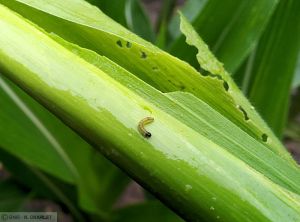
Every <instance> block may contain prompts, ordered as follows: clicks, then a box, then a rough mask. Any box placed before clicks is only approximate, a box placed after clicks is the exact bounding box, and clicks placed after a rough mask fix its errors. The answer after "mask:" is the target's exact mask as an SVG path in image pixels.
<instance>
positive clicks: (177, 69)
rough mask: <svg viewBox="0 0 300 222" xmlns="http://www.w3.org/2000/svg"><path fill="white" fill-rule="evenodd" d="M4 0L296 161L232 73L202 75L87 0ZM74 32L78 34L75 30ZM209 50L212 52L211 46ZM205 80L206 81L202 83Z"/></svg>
mask: <svg viewBox="0 0 300 222" xmlns="http://www.w3.org/2000/svg"><path fill="white" fill-rule="evenodd" d="M0 2H1V3H2V4H6V5H7V6H9V7H11V8H13V9H14V10H16V11H17V12H19V13H21V14H22V15H23V16H25V17H26V18H28V19H30V20H32V21H33V22H35V23H37V24H38V25H39V26H41V27H43V28H44V29H46V30H47V31H48V32H53V33H56V34H58V35H60V36H61V37H63V38H64V39H66V40H68V41H71V42H74V43H76V44H78V45H80V46H82V47H85V48H89V49H92V50H94V51H96V52H97V53H99V54H102V55H105V56H106V57H108V58H109V59H111V60H113V61H115V62H116V63H118V64H119V65H121V66H122V67H124V68H126V69H127V70H129V71H130V72H132V73H133V74H135V75H136V76H138V77H139V78H141V79H143V80H144V81H146V82H147V83H148V84H151V85H152V86H154V87H155V88H157V89H159V90H161V91H162V92H172V91H177V90H182V91H186V92H190V93H192V94H194V95H195V96H196V97H198V98H200V99H201V100H204V101H205V102H206V103H208V104H209V105H210V106H213V107H214V108H215V109H216V110H218V111H219V112H220V113H222V115H225V116H226V117H227V118H229V119H230V120H231V121H233V122H235V123H237V124H238V125H239V126H240V127H241V128H243V130H245V131H246V132H247V133H248V134H249V135H251V136H252V137H253V138H255V139H258V140H260V141H261V143H263V144H265V145H267V146H268V147H269V148H270V149H271V150H273V151H274V152H276V153H278V154H279V155H280V156H282V157H283V158H285V159H286V160H288V162H290V163H291V164H295V163H294V161H293V159H292V158H291V157H290V154H289V153H288V152H287V151H286V150H285V148H284V147H283V146H282V145H281V143H280V142H279V141H278V139H277V138H276V137H275V136H274V135H273V133H272V131H271V130H270V129H269V128H268V127H267V125H266V124H265V123H264V121H263V120H262V119H261V118H260V116H259V115H258V114H257V112H256V111H255V110H254V109H253V107H252V106H251V105H250V104H249V102H248V101H247V99H246V98H245V97H244V96H243V95H242V94H241V93H240V91H239V90H238V89H237V87H236V86H235V84H234V83H233V82H232V80H231V78H230V77H229V76H228V75H225V76H224V75H223V78H224V79H223V80H222V79H220V76H218V75H216V74H213V75H216V76H203V75H200V74H199V72H197V71H196V70H195V69H193V68H192V67H191V66H189V65H188V64H187V63H185V62H183V61H181V60H178V59H177V58H175V57H172V56H170V55H169V54H167V53H165V52H163V51H161V50H159V49H158V48H156V47H154V46H153V45H151V44H150V43H148V42H146V41H145V40H143V39H141V38H139V37H138V36H136V35H134V34H133V33H131V32H129V31H128V30H126V29H125V28H123V27H122V26H120V25H119V24H117V23H115V22H114V21H112V20H111V19H109V18H108V17H107V16H105V15H104V14H103V13H102V12H101V11H99V10H97V9H96V8H94V7H92V6H90V5H88V4H87V3H86V2H84V1H80V0H76V2H77V3H76V4H75V1H74V0H67V1H63V2H62V1H57V0H47V4H46V2H45V1H43V3H41V2H40V1H38V0H34V1H28V0H18V1H17V2H16V1H9V2H6V1H5V2H4V1H0ZM79 3H80V4H79ZM26 5H27V6H30V7H27V6H26ZM32 7H33V8H32ZM79 8H80V10H79ZM44 12H46V13H44ZM83 12H86V13H83ZM74 14H76V16H74ZM73 32H76V35H73V34H71V33H73ZM205 50H206V51H205ZM204 52H205V53H206V52H207V48H206V47H204ZM208 54H210V52H209V53H208ZM210 57H211V55H210ZM221 69H222V67H221ZM215 71H216V70H215ZM203 85H204V86H205V87H200V86H203ZM224 101H226V102H224Z"/></svg>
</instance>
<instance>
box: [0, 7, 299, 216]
mask: <svg viewBox="0 0 300 222" xmlns="http://www.w3.org/2000/svg"><path fill="white" fill-rule="evenodd" d="M0 13H1V15H2V17H1V19H0V30H3V31H1V35H0V49H1V50H0V70H1V71H3V72H4V73H5V75H6V76H8V77H9V78H10V79H11V80H13V81H14V82H15V83H17V84H18V85H19V86H21V87H22V88H23V89H24V90H26V91H27V92H28V93H29V94H31V95H32V96H34V97H35V98H36V99H37V100H39V101H40V102H41V103H43V104H44V105H45V106H46V107H47V108H48V109H50V110H51V111H52V112H54V113H55V114H56V115H58V116H59V117H60V118H61V119H62V120H63V121H64V122H65V123H67V124H68V125H69V126H71V127H72V128H73V129H75V130H76V131H77V132H78V133H80V134H81V135H82V136H83V137H85V138H86V139H88V140H89V141H90V142H92V143H93V144H95V145H97V147H98V148H99V149H100V150H101V151H102V152H103V153H104V154H105V155H106V156H107V157H108V158H109V159H111V160H112V161H113V162H115V163H116V164H117V165H118V166H120V167H122V168H123V169H124V170H126V171H127V172H128V173H129V174H130V175H131V176H132V177H134V178H135V179H137V180H138V181H139V182H140V183H142V184H143V185H144V186H145V187H147V188H148V189H149V190H151V191H152V192H153V193H156V195H157V196H158V197H159V198H160V199H161V200H163V201H164V202H165V203H166V204H167V205H168V206H170V207H171V208H172V209H174V210H175V211H176V212H177V213H179V214H180V215H182V216H183V217H184V218H186V219H188V220H203V221H214V220H220V219H221V220H223V221H297V220H299V219H300V212H299V209H300V198H299V196H298V195H297V194H295V193H293V192H291V191H289V190H288V189H285V188H283V187H282V186H279V185H278V184H276V183H274V182H272V180H269V179H268V178H267V177H266V176H265V175H263V174H261V173H260V172H259V171H257V170H254V169H253V168H252V167H251V166H249V165H248V164H246V163H245V162H244V161H242V160H240V159H239V158H238V157H237V156H235V155H233V154H232V153H230V152H229V151H228V150H226V149H224V147H223V146H221V145H219V143H217V142H216V141H213V140H211V139H210V138H208V136H207V135H205V134H204V133H201V132H200V130H201V128H202V127H203V126H201V125H198V126H193V125H192V123H193V121H194V119H192V118H191V117H190V116H191V115H190V114H189V112H188V111H187V110H186V109H183V108H182V107H181V106H180V103H177V102H174V101H173V102H172V101H170V99H169V96H168V95H164V94H162V93H161V92H159V91H157V90H156V89H154V88H152V87H151V86H148V87H147V88H145V89H144V88H143V86H145V83H143V82H142V81H140V80H139V79H137V78H136V77H134V76H132V75H128V73H127V72H126V73H125V74H126V75H124V73H123V74H122V72H120V69H122V68H120V67H119V68H118V66H117V65H116V64H114V63H111V62H106V63H105V62H104V61H105V60H104V59H105V57H103V58H104V59H103V60H100V61H99V63H104V64H103V66H106V67H107V68H106V69H104V68H99V67H98V65H97V63H96V64H93V63H90V62H88V61H87V60H86V59H83V58H81V57H79V56H78V55H76V52H74V51H70V50H69V49H67V48H66V47H65V46H63V45H62V44H60V43H59V42H58V41H56V40H54V39H53V38H50V37H49V36H48V35H46V34H45V33H44V32H43V31H41V30H40V29H37V28H36V26H35V25H33V24H31V23H30V22H27V21H26V20H24V19H23V18H22V17H20V16H18V15H17V14H15V13H13V12H12V11H10V10H9V9H7V8H6V7H3V6H0ZM188 28H189V27H188ZM24 42H26V44H24ZM111 50H112V49H111ZM156 50H157V49H156ZM77 53H81V52H77ZM162 55H164V54H163V53H162ZM130 57H131V55H130V54H129V55H128V57H127V59H128V58H130ZM159 57H160V58H162V59H163V58H164V57H163V56H161V55H160V56H159ZM165 57H167V55H165ZM133 58H135V57H133ZM167 58H168V57H167ZM170 58H173V57H170ZM128 60H129V59H128ZM107 61H109V60H108V59H107ZM171 61H174V64H172V62H171ZM171 61H168V60H166V59H165V60H163V62H165V63H166V64H165V66H162V67H166V66H170V69H173V72H174V71H176V70H177V69H176V67H177V68H178V66H179V67H182V66H181V62H180V61H179V60H175V59H174V60H171ZM209 61H210V60H208V62H209ZM212 62H213V63H212V64H215V63H214V60H213V59H212ZM112 64H114V65H113V66H111V65H112ZM184 64H185V63H184ZM208 64H209V63H208ZM208 67H209V70H211V68H210V66H208ZM213 67H214V66H213ZM113 68H115V71H114V72H113V73H112V72H111V73H109V70H113ZM159 68H161V67H159ZM170 71H172V70H170ZM192 73H193V69H191V73H188V74H191V75H192ZM113 74H114V77H113ZM220 75H221V74H220ZM199 76H200V75H199ZM200 77H201V76H200ZM200 77H199V78H200ZM222 77H223V78H226V76H225V75H224V76H223V75H222ZM201 78H203V79H205V78H206V79H207V77H201ZM209 78H211V77H208V79H209ZM133 79H135V80H134V81H133ZM208 82H209V81H208ZM212 82H216V81H215V80H214V81H212ZM217 83H218V82H217ZM229 84H231V82H229ZM222 85H223V84H222ZM209 86H210V85H209V84H207V85H205V84H204V85H203V89H202V90H204V91H205V93H206V94H207V93H209V89H210V87H209ZM214 86H217V84H215V85H214ZM230 86H232V85H230ZM222 87H223V86H222ZM220 88H221V87H220ZM153 94H159V95H160V97H161V98H164V100H165V101H166V102H165V103H164V102H162V101H160V102H157V103H155V102H153V101H155V100H156V98H155V97H153V96H151V95H153ZM223 94H224V93H223ZM225 94H226V93H225ZM142 95H143V96H142ZM216 95H218V94H216ZM147 96H148V97H152V99H146V97H147ZM197 97H198V94H197ZM199 97H200V96H199ZM199 97H198V99H200V98H199ZM216 97H217V96H214V99H215V98H216ZM236 98H239V97H238V96H237V97H236ZM216 99H217V98H216ZM161 100H162V99H161ZM200 100H203V99H200ZM207 101H211V100H205V101H204V102H205V103H207V104H208V105H209V106H211V107H213V108H214V109H215V110H217V111H218V109H217V108H216V107H217V106H213V105H212V103H210V104H209V103H208V102H207ZM223 103H224V101H223ZM158 104H159V105H158ZM53 106H55V107H56V109H53ZM58 107H59V109H58ZM225 107H226V106H225ZM167 110H168V111H167ZM173 112H177V113H178V114H181V116H182V117H181V118H179V117H178V116H177V115H176V113H173ZM218 112H219V111H218ZM224 113H225V112H223V113H222V114H224ZM236 113H239V112H235V114H236ZM239 114H240V113H239ZM146 116H152V117H154V122H153V123H151V124H149V125H147V126H146V128H147V130H149V131H150V132H151V133H152V135H153V136H152V137H151V138H149V139H146V138H144V137H143V136H142V135H141V134H140V133H139V131H138V129H137V127H138V124H139V122H140V120H141V119H143V118H144V117H146ZM224 116H226V115H224ZM234 116H236V115H234ZM185 118H186V119H185ZM228 119H229V120H230V121H231V119H233V118H228ZM232 122H233V121H232ZM233 123H235V122H233ZM249 128H252V126H251V127H249ZM257 128H258V129H260V127H257ZM228 130H230V129H228ZM246 132H247V131H246ZM246 136H247V137H249V138H253V137H252V136H251V135H249V134H248V133H246ZM270 137H271V138H272V136H270ZM219 139H220V140H222V139H221V136H220V137H219ZM248 145H249V147H252V146H263V147H264V148H262V149H266V150H269V149H268V148H267V147H269V146H270V147H273V146H276V143H275V145H274V144H272V143H270V141H268V142H267V143H263V142H261V140H257V139H253V142H252V143H251V144H248ZM270 150H272V149H270ZM275 150H276V149H274V150H273V152H271V153H272V154H273V155H275V156H276V157H278V158H279V159H280V160H282V159H281V158H282V157H281V155H279V154H278V153H277V152H275ZM284 163H285V164H286V166H287V167H290V169H291V171H292V170H297V171H298V170H299V169H298V168H296V167H295V166H293V164H291V163H290V162H288V161H285V162H284ZM280 164H283V163H280ZM289 172H290V171H289ZM289 172H287V174H288V173H289ZM174 175H176V176H174ZM298 175H299V174H298ZM297 179H298V178H297V177H296V178H295V180H294V181H293V182H294V184H296V186H297V184H298V185H299V183H298V182H297V181H296V180H297ZM290 189H292V188H290ZM229 203H230V204H229Z"/></svg>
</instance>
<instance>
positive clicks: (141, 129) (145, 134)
mask: <svg viewBox="0 0 300 222" xmlns="http://www.w3.org/2000/svg"><path fill="white" fill-rule="evenodd" d="M153 121H154V118H153V117H145V118H144V119H142V120H141V121H140V122H139V125H138V130H139V132H140V133H141V134H142V135H143V137H145V138H150V137H151V133H150V132H148V131H147V130H146V129H145V125H146V124H149V123H152V122H153Z"/></svg>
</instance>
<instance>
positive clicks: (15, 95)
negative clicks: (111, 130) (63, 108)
mask: <svg viewBox="0 0 300 222" xmlns="http://www.w3.org/2000/svg"><path fill="white" fill-rule="evenodd" d="M0 98H1V100H0V104H1V107H3V108H2V109H1V111H0V122H1V125H2V124H3V125H2V126H4V125H5V126H6V127H0V131H1V134H0V138H1V140H0V146H1V148H2V149H5V150H6V151H7V152H9V153H11V154H13V155H15V156H16V157H18V158H20V159H21V160H23V161H25V162H27V163H30V164H31V165H33V166H36V167H38V168H40V169H42V170H44V171H45V172H47V173H49V174H50V175H53V176H55V177H58V178H59V179H61V180H63V181H65V182H67V183H71V184H77V186H78V189H79V201H80V203H81V206H82V207H83V208H84V209H85V210H88V211H92V212H96V213H100V211H101V210H102V211H106V210H108V209H110V206H111V205H112V204H113V203H114V201H115V200H116V198H117V197H118V195H119V194H120V193H121V191H122V189H123V188H124V186H125V185H126V183H127V179H126V177H125V176H124V175H123V174H122V173H121V172H120V171H119V170H118V169H117V168H116V167H114V166H113V165H111V164H110V163H109V162H108V161H107V160H106V159H105V158H103V157H102V156H100V155H99V154H97V153H95V152H96V151H95V150H93V149H92V148H91V147H90V146H89V145H88V144H87V143H86V142H85V141H84V140H82V139H81V138H80V137H78V136H77V135H76V134H75V133H74V132H72V131H71V130H70V129H69V128H67V127H66V126H64V124H62V123H61V122H60V121H59V120H58V119H57V118H56V117H54V116H53V115H52V114H51V113H49V111H47V110H46V109H45V108H43V107H42V106H41V105H40V104H38V103H37V102H36V101H34V100H33V99H32V98H30V97H29V96H28V95H26V94H25V93H24V92H22V91H21V90H20V89H18V88H17V87H16V86H14V85H13V84H11V83H10V82H8V81H7V80H5V79H3V77H1V79H0ZM53 108H54V109H55V107H53ZM24 147H25V148H24ZM116 181H117V185H116V186H115V188H116V189H115V190H114V192H109V193H108V192H107V188H108V187H110V186H111V184H115V183H116Z"/></svg>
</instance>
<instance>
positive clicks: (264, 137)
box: [261, 133, 268, 142]
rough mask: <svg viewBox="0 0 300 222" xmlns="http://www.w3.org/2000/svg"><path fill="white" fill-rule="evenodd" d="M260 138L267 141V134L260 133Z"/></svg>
mask: <svg viewBox="0 0 300 222" xmlns="http://www.w3.org/2000/svg"><path fill="white" fill-rule="evenodd" d="M261 139H262V141H264V142H267V141H268V135H267V134H265V133H264V134H263V135H261Z"/></svg>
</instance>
